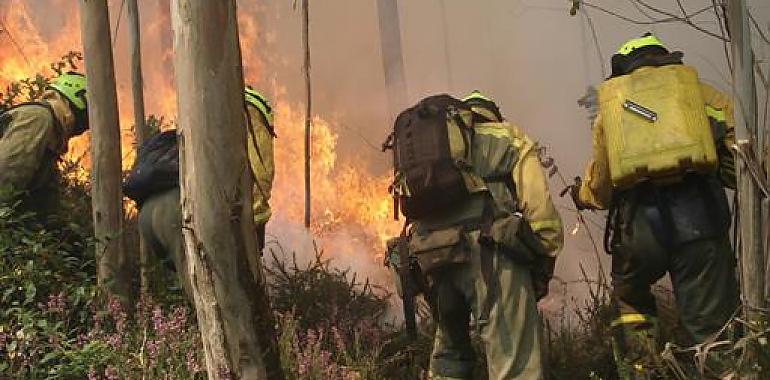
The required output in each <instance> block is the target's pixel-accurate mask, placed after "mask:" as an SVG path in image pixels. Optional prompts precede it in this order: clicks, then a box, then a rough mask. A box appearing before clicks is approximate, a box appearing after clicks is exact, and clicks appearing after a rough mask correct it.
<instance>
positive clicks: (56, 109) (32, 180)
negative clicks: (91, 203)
mask: <svg viewBox="0 0 770 380" xmlns="http://www.w3.org/2000/svg"><path fill="white" fill-rule="evenodd" d="M41 102H43V103H47V104H48V105H50V106H51V109H52V110H53V114H52V113H51V112H50V111H49V110H48V109H47V108H45V107H42V106H40V105H34V104H30V105H21V106H18V107H16V108H13V109H11V110H9V111H8V112H7V113H6V114H5V115H4V116H3V119H5V120H4V122H3V124H4V126H3V128H4V129H3V133H2V138H0V189H3V190H4V191H0V193H5V194H8V190H10V189H14V190H17V191H32V190H35V189H37V188H40V187H43V186H45V185H47V184H48V182H50V181H53V180H55V175H56V162H57V161H58V159H59V157H60V156H61V155H62V154H64V153H65V152H66V151H67V141H68V140H69V138H70V137H71V135H72V130H73V126H74V120H75V116H74V115H73V113H72V111H71V110H70V108H69V105H68V104H67V101H66V100H65V99H64V98H63V97H62V95H61V94H59V93H58V92H56V91H47V92H46V93H45V94H44V95H43V99H42V100H41ZM0 197H2V196H1V195H0ZM4 201H8V199H0V202H4Z"/></svg>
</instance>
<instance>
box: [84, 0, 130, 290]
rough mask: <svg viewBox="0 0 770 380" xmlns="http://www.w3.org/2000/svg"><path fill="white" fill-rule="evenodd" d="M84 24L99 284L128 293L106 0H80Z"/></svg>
mask: <svg viewBox="0 0 770 380" xmlns="http://www.w3.org/2000/svg"><path fill="white" fill-rule="evenodd" d="M80 25H81V32H82V37H83V50H84V55H85V66H86V76H87V77H88V85H87V97H88V119H89V122H90V125H91V162H92V169H91V197H92V205H93V217H94V233H95V236H96V255H97V263H98V273H97V279H98V282H99V286H101V287H105V286H108V289H109V290H110V291H111V292H112V293H113V294H114V295H117V296H119V297H122V298H123V299H124V300H126V299H127V297H128V289H129V286H128V281H127V278H126V275H127V271H126V265H127V260H126V256H125V254H124V252H123V249H122V248H123V245H122V240H123V239H122V235H121V234H122V231H121V224H122V219H123V215H122V211H123V209H122V195H121V189H120V181H121V178H120V176H121V154H120V126H119V125H118V100H117V94H116V92H115V69H114V66H113V58H112V44H111V40H110V18H109V13H108V10H107V0H81V1H80Z"/></svg>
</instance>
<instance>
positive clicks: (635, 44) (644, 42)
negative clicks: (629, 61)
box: [618, 33, 666, 55]
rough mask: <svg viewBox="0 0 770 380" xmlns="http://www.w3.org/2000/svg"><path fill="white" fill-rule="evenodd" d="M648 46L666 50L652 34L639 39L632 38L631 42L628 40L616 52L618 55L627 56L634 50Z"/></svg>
mask: <svg viewBox="0 0 770 380" xmlns="http://www.w3.org/2000/svg"><path fill="white" fill-rule="evenodd" d="M648 46H657V47H660V48H663V49H666V47H665V46H664V45H663V43H662V42H660V40H659V39H658V37H655V36H654V35H653V34H652V33H646V34H645V35H644V36H642V37H640V38H634V39H633V40H629V41H627V42H626V43H624V44H623V46H621V47H620V49H619V50H618V54H620V55H629V54H631V53H632V52H633V51H634V50H636V49H641V48H643V47H648Z"/></svg>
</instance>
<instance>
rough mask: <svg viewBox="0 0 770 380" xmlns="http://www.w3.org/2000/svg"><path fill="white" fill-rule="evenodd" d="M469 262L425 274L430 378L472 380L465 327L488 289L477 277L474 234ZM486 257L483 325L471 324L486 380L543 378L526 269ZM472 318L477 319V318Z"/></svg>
mask: <svg viewBox="0 0 770 380" xmlns="http://www.w3.org/2000/svg"><path fill="white" fill-rule="evenodd" d="M470 237H471V238H470V239H469V240H470V242H469V245H470V246H469V248H468V249H469V250H470V251H471V252H470V253H471V255H470V258H471V261H470V262H469V263H465V264H458V265H453V266H448V267H445V268H442V269H438V270H436V271H435V272H433V273H431V274H430V275H429V281H430V283H431V293H432V295H433V297H434V299H433V301H434V305H435V310H434V313H435V314H434V319H436V320H437V330H436V337H435V341H434V347H433V353H432V355H431V363H430V368H431V373H432V378H433V379H472V378H473V368H474V366H475V362H476V358H477V356H476V354H475V353H474V350H473V347H472V344H471V337H470V332H469V328H470V327H469V322H470V319H471V314H472V315H474V316H478V315H482V314H483V313H482V308H484V302H485V300H486V297H487V294H488V293H487V291H488V288H489V287H488V286H487V285H488V284H487V282H486V281H485V280H484V278H482V277H483V276H482V274H481V262H482V260H481V254H482V252H481V247H480V246H479V244H478V243H477V239H478V231H477V232H475V233H471V234H470ZM487 253H490V254H491V257H490V259H491V265H492V274H493V276H494V278H495V282H496V283H495V285H494V288H495V289H494V290H493V292H492V293H491V294H492V297H493V299H492V303H491V307H490V308H489V315H488V318H487V320H486V321H483V320H482V321H479V320H477V321H476V326H477V327H479V328H480V335H481V339H482V341H483V344H484V348H485V351H486V357H487V367H488V372H489V379H490V380H502V379H522V380H524V379H526V380H540V379H542V378H543V374H542V368H541V362H540V360H541V358H540V339H541V337H540V319H539V318H540V317H539V315H538V313H537V307H536V303H535V297H534V293H533V290H532V282H531V277H530V271H529V269H528V268H526V267H524V266H521V265H519V264H516V263H514V262H513V261H512V260H511V259H509V258H508V257H507V256H504V255H502V254H495V253H494V252H485V254H487ZM477 319H478V317H477Z"/></svg>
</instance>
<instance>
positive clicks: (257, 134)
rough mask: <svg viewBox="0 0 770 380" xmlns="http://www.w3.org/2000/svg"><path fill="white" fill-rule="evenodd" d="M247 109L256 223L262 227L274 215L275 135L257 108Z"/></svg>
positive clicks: (249, 107) (250, 107) (248, 107)
mask: <svg viewBox="0 0 770 380" xmlns="http://www.w3.org/2000/svg"><path fill="white" fill-rule="evenodd" d="M246 109H247V110H248V117H249V119H250V120H251V122H250V123H248V124H247V126H248V128H249V131H248V134H247V139H248V148H247V149H248V154H249V164H250V166H251V172H252V173H253V174H254V193H253V202H254V203H253V204H254V222H255V223H256V224H257V225H260V224H265V223H267V221H268V220H269V219H270V216H271V215H272V211H271V210H270V204H269V201H270V192H271V191H272V189H273V178H274V177H275V165H274V161H273V134H272V133H271V130H272V127H270V128H268V123H269V122H270V121H268V120H267V118H266V117H265V116H264V115H263V114H262V113H261V112H260V111H259V110H258V109H257V108H256V107H252V106H247V107H246Z"/></svg>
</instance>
